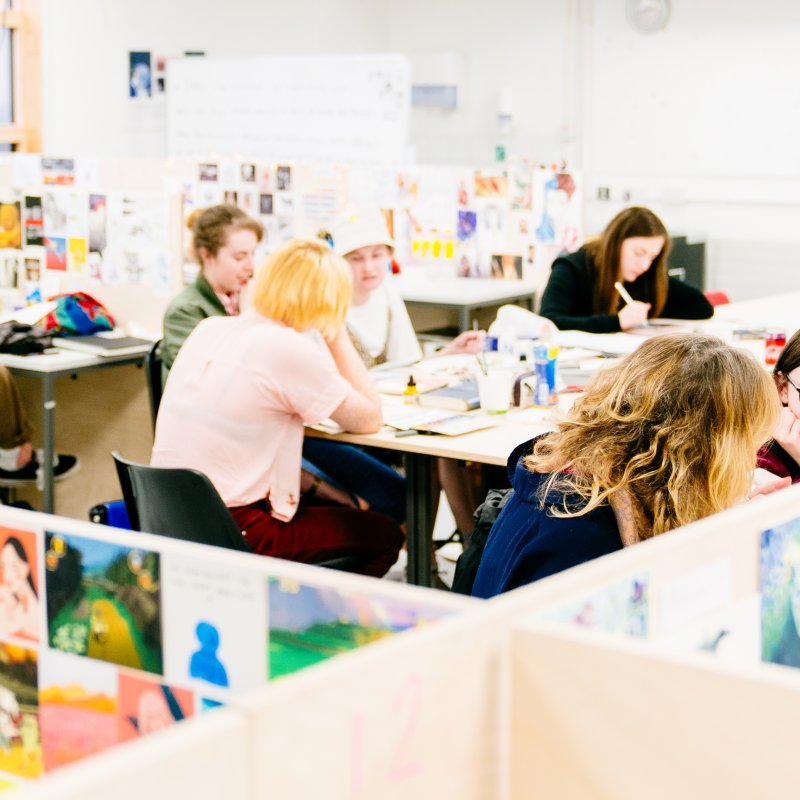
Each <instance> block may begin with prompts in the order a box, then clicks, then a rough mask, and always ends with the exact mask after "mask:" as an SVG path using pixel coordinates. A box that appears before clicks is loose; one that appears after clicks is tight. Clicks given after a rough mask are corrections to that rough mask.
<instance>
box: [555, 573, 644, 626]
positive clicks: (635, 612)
mask: <svg viewBox="0 0 800 800" xmlns="http://www.w3.org/2000/svg"><path fill="white" fill-rule="evenodd" d="M649 582H650V578H649V576H648V575H647V574H640V575H634V576H632V577H631V578H629V579H627V580H622V581H618V582H617V583H613V584H610V585H609V586H605V587H603V588H602V589H598V590H597V591H596V592H592V593H591V594H589V595H587V596H586V597H584V598H582V599H580V600H577V601H575V602H572V603H568V604H566V605H564V606H562V607H560V608H558V609H556V610H555V611H552V612H550V613H547V614H546V615H545V616H546V618H547V619H549V620H552V621H554V622H564V623H567V624H570V625H579V626H580V627H582V628H590V629H592V630H597V631H603V632H605V633H619V634H625V635H627V636H641V637H646V636H647V631H648V619H649V606H648V586H649Z"/></svg>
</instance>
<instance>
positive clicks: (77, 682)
mask: <svg viewBox="0 0 800 800" xmlns="http://www.w3.org/2000/svg"><path fill="white" fill-rule="evenodd" d="M39 723H40V727H41V735H42V751H43V754H44V767H45V770H48V771H49V770H51V769H53V768H55V767H60V766H63V765H64V764H69V763H71V762H72V761H78V760H79V759H81V758H85V757H86V756H89V755H91V754H92V753H99V752H100V751H101V750H105V749H107V748H109V747H113V746H114V745H115V744H116V743H117V741H118V735H117V669H116V667H112V666H111V665H110V664H101V663H100V662H97V661H90V660H89V659H86V658H77V657H76V656H69V655H65V654H63V653H56V652H53V651H52V650H43V651H42V654H41V663H40V665H39Z"/></svg>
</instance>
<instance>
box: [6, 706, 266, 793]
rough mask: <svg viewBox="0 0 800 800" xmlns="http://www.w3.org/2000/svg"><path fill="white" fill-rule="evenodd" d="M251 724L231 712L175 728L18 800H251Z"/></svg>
mask: <svg viewBox="0 0 800 800" xmlns="http://www.w3.org/2000/svg"><path fill="white" fill-rule="evenodd" d="M246 733H247V727H246V724H245V720H244V719H242V717H241V716H240V715H238V714H236V713H235V712H233V711H230V710H228V709H224V708H220V709H215V710H214V711H213V712H212V713H209V714H207V715H204V716H203V717H202V718H201V719H197V720H193V721H192V722H191V723H188V724H185V725H180V726H173V727H170V728H169V729H168V730H162V731H159V732H157V733H154V734H153V735H152V736H149V737H147V738H144V739H140V740H137V741H135V742H131V743H130V744H129V745H128V746H126V747H119V748H115V749H113V750H109V751H106V752H105V753H103V755H102V756H101V757H99V758H94V759H90V760H89V761H84V762H80V763H77V764H71V765H69V766H66V767H63V768H62V769H60V770H58V771H57V772H54V773H52V774H48V775H45V776H43V777H42V778H41V779H39V780H37V781H31V782H29V783H27V784H25V785H24V786H22V787H20V788H19V789H18V791H17V792H16V794H15V797H16V798H18V800H86V798H112V797H113V798H114V800H141V798H143V797H145V798H147V800H176V798H183V797H190V798H192V800H219V798H220V797H226V798H236V800H247V798H250V797H253V795H252V782H251V772H250V761H249V752H248V743H247V736H246Z"/></svg>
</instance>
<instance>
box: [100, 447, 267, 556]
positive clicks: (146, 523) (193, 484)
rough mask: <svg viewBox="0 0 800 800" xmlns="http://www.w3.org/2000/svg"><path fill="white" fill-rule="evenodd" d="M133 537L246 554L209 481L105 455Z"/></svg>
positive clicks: (186, 472) (191, 471)
mask: <svg viewBox="0 0 800 800" xmlns="http://www.w3.org/2000/svg"><path fill="white" fill-rule="evenodd" d="M111 455H112V456H113V457H114V463H115V464H116V466H117V475H118V476H119V483H120V486H121V487H122V496H123V497H124V499H125V507H126V509H127V511H128V516H129V518H130V521H131V527H132V528H133V529H134V530H137V531H147V532H148V533H158V534H161V535H162V536H170V537H172V538H173V539H183V540H184V541H189V542H197V543H199V544H211V545H215V546H216V547H224V548H226V549H228V550H241V551H243V552H247V553H249V552H252V551H251V550H250V548H249V547H248V546H247V542H246V541H245V540H244V536H242V532H241V531H240V530H239V526H238V525H237V524H236V522H235V521H234V519H233V517H232V516H231V515H230V512H229V511H228V509H227V508H226V507H225V503H224V502H223V501H222V498H221V497H220V496H219V494H218V493H217V490H216V489H215V488H214V485H213V484H212V483H211V481H210V480H209V479H208V478H207V477H206V476H205V475H203V473H202V472H198V471H197V470H194V469H178V468H173V467H151V466H149V465H147V464H137V463H135V462H133V461H128V460H127V459H125V458H123V457H122V456H121V455H120V454H119V453H117V452H114V453H112V454H111Z"/></svg>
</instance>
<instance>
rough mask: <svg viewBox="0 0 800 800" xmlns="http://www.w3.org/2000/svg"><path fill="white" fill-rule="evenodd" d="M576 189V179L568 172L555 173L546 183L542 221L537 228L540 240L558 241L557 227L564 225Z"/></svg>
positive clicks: (537, 235)
mask: <svg viewBox="0 0 800 800" xmlns="http://www.w3.org/2000/svg"><path fill="white" fill-rule="evenodd" d="M575 189H576V187H575V180H574V178H573V177H572V175H570V174H569V173H568V172H561V173H559V174H557V175H553V177H552V178H550V180H548V181H547V183H545V185H544V208H543V210H542V221H541V222H540V223H539V227H538V228H537V229H536V238H537V239H539V241H541V242H551V243H554V242H556V239H557V237H556V229H557V228H560V227H561V226H562V225H563V221H564V220H563V217H564V213H565V211H566V208H567V206H568V205H569V202H570V200H571V199H572V195H573V194H574V193H575Z"/></svg>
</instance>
